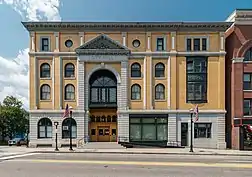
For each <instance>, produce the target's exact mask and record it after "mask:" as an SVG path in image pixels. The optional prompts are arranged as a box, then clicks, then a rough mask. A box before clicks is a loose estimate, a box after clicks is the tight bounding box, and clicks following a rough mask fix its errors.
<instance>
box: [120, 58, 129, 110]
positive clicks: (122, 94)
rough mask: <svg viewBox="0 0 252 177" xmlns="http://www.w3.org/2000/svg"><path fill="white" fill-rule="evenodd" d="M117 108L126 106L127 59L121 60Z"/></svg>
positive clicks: (123, 108) (121, 108)
mask: <svg viewBox="0 0 252 177" xmlns="http://www.w3.org/2000/svg"><path fill="white" fill-rule="evenodd" d="M117 93H120V94H118V95H117V96H118V98H117V100H118V103H119V105H118V109H119V110H126V109H127V107H128V61H122V62H121V83H120V86H119V88H118V91H117Z"/></svg>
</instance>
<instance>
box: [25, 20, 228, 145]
mask: <svg viewBox="0 0 252 177" xmlns="http://www.w3.org/2000/svg"><path fill="white" fill-rule="evenodd" d="M23 25H24V26H25V28H26V29H27V30H28V31H29V34H30V52H29V56H30V59H29V69H30V146H35V147H37V146H45V145H49V146H54V145H55V132H56V129H55V127H54V122H55V121H58V122H59V126H58V130H57V132H58V136H59V139H58V142H59V146H66V145H68V144H69V133H70V132H69V130H70V129H69V121H70V120H71V119H70V118H62V116H63V113H64V109H65V107H66V105H67V104H68V105H69V106H71V107H73V119H72V120H73V121H72V136H73V138H74V140H73V144H75V145H76V146H78V144H79V142H80V141H81V140H83V138H85V137H88V138H89V140H90V141H103V142H108V141H126V142H156V143H167V144H170V143H174V142H178V143H179V144H181V145H183V146H189V142H190V132H191V129H190V112H189V110H190V109H191V108H194V107H195V105H196V104H198V105H199V121H197V122H195V124H193V129H194V136H193V142H194V146H195V147H206V148H218V149H223V148H226V143H225V113H226V111H225V54H226V52H225V31H226V30H227V29H228V28H229V27H230V25H231V24H230V23H228V22H206V23H187V22H181V23H119V22H118V23H111V22H108V23H85V22H83V23H74V22H23Z"/></svg>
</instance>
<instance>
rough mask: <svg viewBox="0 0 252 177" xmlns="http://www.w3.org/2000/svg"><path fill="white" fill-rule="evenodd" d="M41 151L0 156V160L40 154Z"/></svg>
mask: <svg viewBox="0 0 252 177" xmlns="http://www.w3.org/2000/svg"><path fill="white" fill-rule="evenodd" d="M38 154H40V153H27V154H18V155H8V156H5V157H0V160H9V159H15V158H19V157H26V156H32V155H38Z"/></svg>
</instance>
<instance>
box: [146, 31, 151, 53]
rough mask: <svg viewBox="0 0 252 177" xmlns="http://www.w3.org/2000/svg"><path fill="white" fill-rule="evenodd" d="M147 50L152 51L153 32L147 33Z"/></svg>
mask: <svg viewBox="0 0 252 177" xmlns="http://www.w3.org/2000/svg"><path fill="white" fill-rule="evenodd" d="M147 50H148V51H151V32H148V33H147Z"/></svg>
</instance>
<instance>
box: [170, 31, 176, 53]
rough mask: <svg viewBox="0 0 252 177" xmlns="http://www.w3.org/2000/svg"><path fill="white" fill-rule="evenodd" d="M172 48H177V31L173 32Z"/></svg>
mask: <svg viewBox="0 0 252 177" xmlns="http://www.w3.org/2000/svg"><path fill="white" fill-rule="evenodd" d="M171 50H176V32H171Z"/></svg>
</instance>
